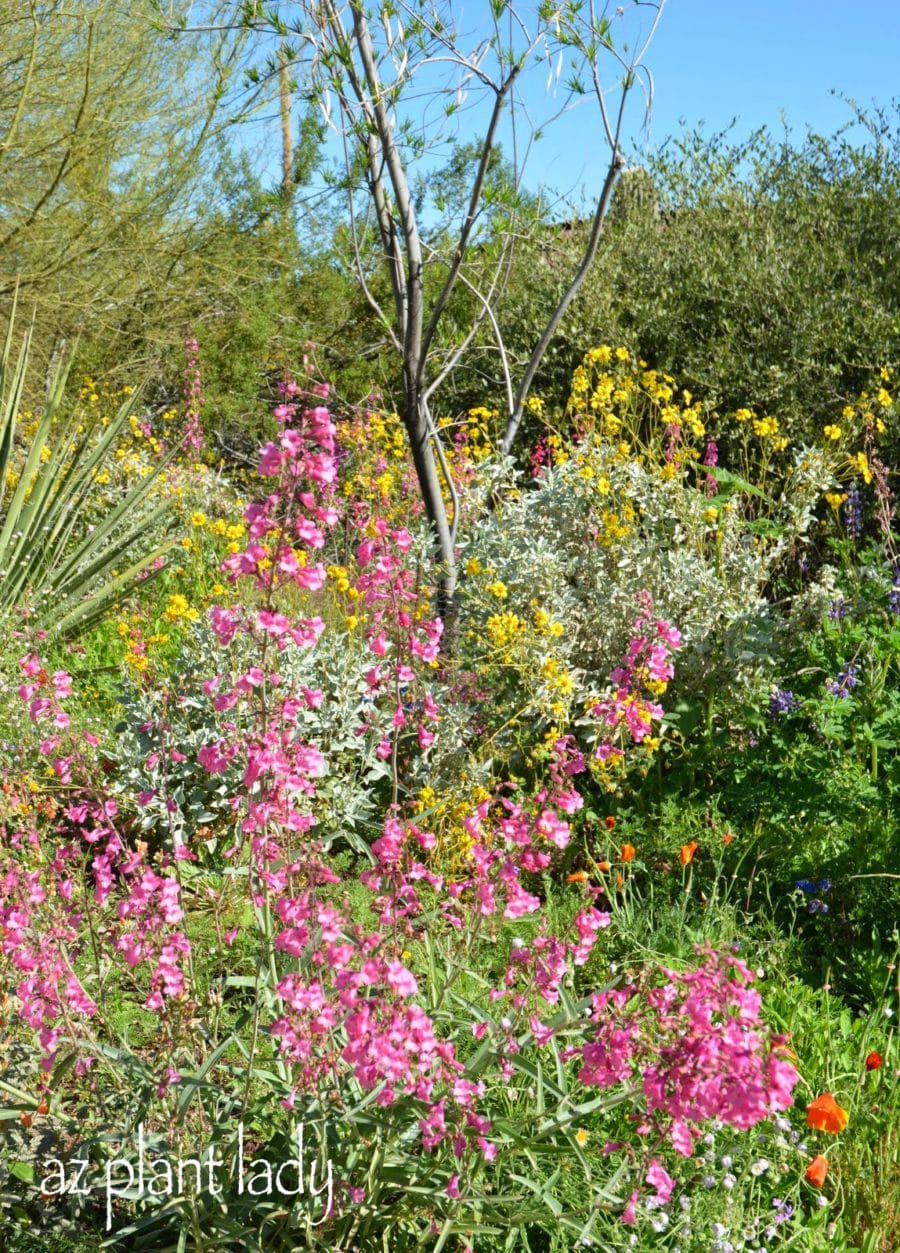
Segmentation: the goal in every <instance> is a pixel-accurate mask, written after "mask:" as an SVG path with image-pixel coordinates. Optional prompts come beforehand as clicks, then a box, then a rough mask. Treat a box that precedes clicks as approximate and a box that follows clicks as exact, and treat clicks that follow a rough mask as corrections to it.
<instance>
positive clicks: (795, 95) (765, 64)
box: [250, 0, 900, 213]
mask: <svg viewBox="0 0 900 1253" xmlns="http://www.w3.org/2000/svg"><path fill="white" fill-rule="evenodd" d="M485 4H486V0H451V9H452V11H453V13H454V16H455V17H456V18H457V19H458V20H459V23H460V27H461V28H462V29H463V30H465V31H467V32H468V33H467V35H466V36H465V40H464V42H465V41H468V43H467V46H469V47H472V48H474V47H475V45H476V43H477V42H478V41H479V39H480V38H481V37H482V36H483V35H484V34H485V33H486V31H485ZM522 7H523V11H526V12H528V11H530V10H531V5H529V4H527V3H523V6H522ZM640 14H641V15H643V21H644V22H645V23H646V22H648V21H649V15H650V14H651V9H650V6H649V5H648V6H647V7H646V8H644V9H642V10H640ZM632 18H633V11H632V10H630V9H629V17H628V18H626V19H625V20H626V21H629V20H631V19H632ZM645 64H646V65H647V67H648V68H649V69H650V70H651V71H652V74H653V79H654V88H655V100H654V105H653V111H652V117H651V122H650V130H649V135H645V134H643V132H642V130H641V126H640V122H641V119H642V116H643V105H642V102H641V100H640V99H639V98H638V97H637V95H636V94H635V96H634V97H633V98H632V101H631V106H630V111H629V118H630V122H631V125H630V127H629V139H630V148H631V152H632V153H634V152H635V151H637V160H640V150H641V148H642V147H646V146H650V147H655V146H658V145H660V144H661V143H662V142H663V141H664V140H665V139H666V137H667V136H669V135H672V134H677V133H678V132H679V131H681V129H682V123H684V125H686V126H688V127H695V126H698V125H700V124H701V123H702V124H703V129H704V131H705V133H706V134H707V135H714V134H716V133H717V132H719V131H721V130H722V129H724V128H725V127H727V126H728V124H729V123H730V122H731V121H732V119H735V126H734V130H733V132H732V135H733V138H734V140H735V141H737V140H740V139H744V138H746V137H747V136H748V135H749V134H750V133H751V132H752V131H753V130H755V129H756V128H757V127H759V126H763V125H766V126H768V127H770V128H771V129H772V130H773V132H775V134H776V135H780V133H781V131H782V121H781V118H782V115H783V116H784V118H785V120H786V121H787V123H788V125H789V126H790V128H791V130H792V132H793V135H794V137H795V139H797V140H798V141H799V140H800V139H802V137H803V135H804V133H805V131H806V129H807V127H811V128H813V129H814V130H816V131H818V132H820V133H823V134H826V135H830V134H833V133H834V131H835V130H837V129H838V127H840V126H841V125H843V124H844V123H846V122H848V121H849V120H850V119H851V117H852V112H851V110H850V108H849V107H848V105H847V104H846V103H845V101H844V100H842V99H841V98H840V95H844V96H848V97H852V98H853V99H855V100H856V101H857V103H858V104H859V105H861V106H862V107H863V108H870V107H871V106H872V105H873V104H879V105H882V106H886V107H887V106H890V104H891V101H892V99H894V98H895V97H900V0H843V3H840V4H839V3H836V0H668V2H667V4H666V6H665V10H664V12H663V15H662V18H661V20H660V23H659V26H658V29H657V32H656V36H655V38H654V40H653V43H652V44H651V46H650V49H649V51H648V53H647V56H646V58H645ZM524 77H525V76H523V78H524ZM614 77H615V75H614V74H610V75H608V77H607V81H611V80H612V79H614ZM520 81H521V80H520ZM528 82H529V84H530V85H529V86H528V88H527V96H526V100H527V104H528V106H529V107H532V106H533V108H534V111H535V113H536V114H538V115H545V114H547V113H551V112H553V111H554V109H555V108H556V107H557V106H558V101H557V104H556V105H554V103H553V101H552V98H548V97H547V95H546V71H545V70H544V69H542V68H541V67H539V66H536V67H532V69H531V72H530V73H529V74H528ZM834 92H837V93H839V95H834V94H833V93H834ZM417 107H418V108H424V107H426V106H424V105H421V104H419V103H418V102H416V103H414V104H413V110H412V111H413V114H414V111H415V109H416V108H417ZM430 107H432V108H434V109H436V111H437V113H438V115H440V108H439V107H438V104H437V103H435V101H432V104H431V106H430ZM895 116H896V117H897V120H898V122H900V113H897V114H895ZM457 121H458V123H459V130H458V132H457V135H458V137H459V138H461V139H466V138H469V137H470V136H471V135H472V133H473V132H474V133H478V132H479V131H480V130H481V129H482V128H483V121H484V115H483V113H479V112H478V110H477V109H473V111H472V113H471V114H470V115H468V116H467V115H466V113H465V111H463V113H461V114H460V115H459V117H458V118H457ZM467 130H469V133H468V134H467ZM250 134H251V135H252V136H253V140H254V144H257V143H258V144H259V145H260V147H261V149H262V152H261V159H262V165H263V167H264V168H265V169H266V170H267V171H268V172H269V174H270V176H271V177H272V178H273V181H274V179H277V177H278V173H277V171H278V168H279V167H278V162H279V152H280V134H279V126H278V118H277V109H274V108H273V109H272V110H270V111H268V115H267V117H266V119H265V120H262V119H261V120H260V122H258V123H257V124H256V125H255V126H254V127H253V128H252V131H251V132H250ZM500 138H501V142H502V143H503V146H504V148H505V149H506V151H507V153H508V154H509V152H510V143H509V134H508V132H507V133H504V132H503V131H501V135H500ZM251 146H252V145H251ZM329 151H330V153H331V155H332V156H334V157H336V156H337V155H338V152H339V149H338V147H337V145H336V144H335V143H334V142H332V144H331V145H330V146H329ZM443 151H444V155H445V156H446V149H444V150H443ZM440 152H441V150H440V149H439V150H438V151H437V152H435V153H432V155H431V157H430V158H428V161H427V162H426V167H427V163H429V162H440V161H441V159H442V158H441V155H440ZM607 161H608V150H607V148H606V147H605V144H604V141H603V136H602V131H601V129H600V123H599V118H598V115H597V110H596V105H595V104H594V103H593V101H591V100H586V101H584V102H583V103H582V104H581V105H580V106H578V107H576V108H574V109H573V110H571V111H570V112H569V113H568V114H566V115H565V116H564V117H562V118H560V119H559V120H558V121H557V122H555V123H554V124H553V125H552V126H551V127H550V128H548V130H547V133H546V136H545V138H544V139H542V140H541V141H540V142H539V143H538V144H536V145H535V146H534V148H533V151H532V153H531V156H530V158H529V161H528V164H527V167H526V173H525V179H524V182H525V186H526V187H528V188H530V189H532V190H533V189H536V188H537V187H538V186H543V187H544V188H545V189H547V190H548V191H553V192H555V193H556V194H557V196H558V197H559V198H560V200H561V201H565V202H567V203H566V204H565V205H563V204H560V203H559V202H557V204H556V210H555V211H557V212H563V213H565V212H568V211H569V207H568V206H569V205H571V206H572V207H574V209H575V210H576V211H579V210H580V209H583V208H584V206H585V205H586V203H587V202H589V201H590V200H591V199H593V197H595V196H596V195H597V193H598V191H599V188H600V186H601V185H602V182H603V177H604V173H605V170H606V164H607Z"/></svg>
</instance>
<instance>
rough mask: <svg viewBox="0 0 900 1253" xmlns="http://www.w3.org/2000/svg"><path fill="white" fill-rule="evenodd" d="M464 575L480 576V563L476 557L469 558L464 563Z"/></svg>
mask: <svg viewBox="0 0 900 1253" xmlns="http://www.w3.org/2000/svg"><path fill="white" fill-rule="evenodd" d="M466 574H481V562H480V561H479V560H478V558H477V557H470V558H469V560H468V561H467V562H466Z"/></svg>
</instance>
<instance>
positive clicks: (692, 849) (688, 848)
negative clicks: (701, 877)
mask: <svg viewBox="0 0 900 1253" xmlns="http://www.w3.org/2000/svg"><path fill="white" fill-rule="evenodd" d="M699 847H700V845H699V844H698V843H697V841H696V840H691V842H690V844H682V846H681V852H680V853H679V854H678V860H679V861H680V862H681V864H682V866H687V865H689V863H690V862H691V861H692V860H693V857H694V854H695V853H696V851H697V849H698V848H699Z"/></svg>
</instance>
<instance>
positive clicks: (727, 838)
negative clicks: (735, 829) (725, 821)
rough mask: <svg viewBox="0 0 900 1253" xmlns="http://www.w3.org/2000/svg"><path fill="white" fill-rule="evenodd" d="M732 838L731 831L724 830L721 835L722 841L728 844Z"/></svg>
mask: <svg viewBox="0 0 900 1253" xmlns="http://www.w3.org/2000/svg"><path fill="white" fill-rule="evenodd" d="M733 839H734V836H733V835H732V834H731V832H730V831H726V832H725V834H724V835H723V836H722V843H723V844H730V843H731V841H732V840H733Z"/></svg>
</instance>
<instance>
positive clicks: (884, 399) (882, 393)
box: [878, 387, 894, 409]
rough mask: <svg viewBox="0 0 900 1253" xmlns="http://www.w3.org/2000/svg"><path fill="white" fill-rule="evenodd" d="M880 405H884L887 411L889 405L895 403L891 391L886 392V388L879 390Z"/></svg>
mask: <svg viewBox="0 0 900 1253" xmlns="http://www.w3.org/2000/svg"><path fill="white" fill-rule="evenodd" d="M878 403H879V404H880V405H882V406H883V407H884V408H885V409H887V407H888V406H889V405H892V404H893V403H894V402H893V400H892V399H891V393H890V392H889V391H886V390H885V388H883V387H879V389H878Z"/></svg>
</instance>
